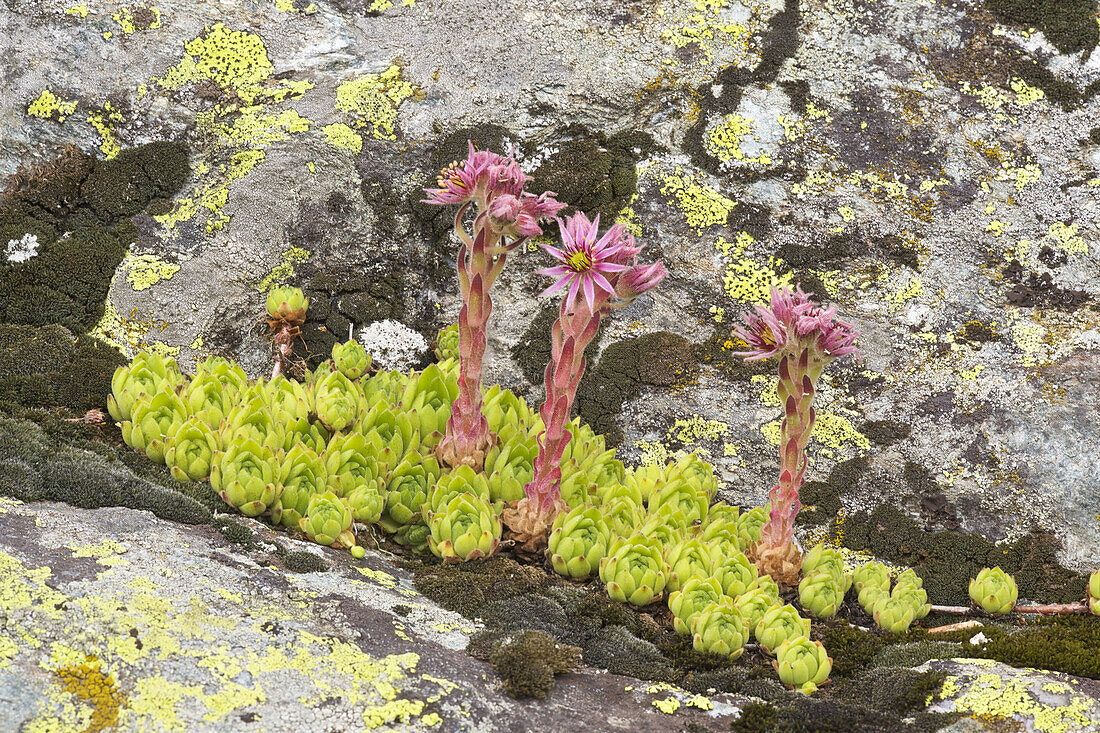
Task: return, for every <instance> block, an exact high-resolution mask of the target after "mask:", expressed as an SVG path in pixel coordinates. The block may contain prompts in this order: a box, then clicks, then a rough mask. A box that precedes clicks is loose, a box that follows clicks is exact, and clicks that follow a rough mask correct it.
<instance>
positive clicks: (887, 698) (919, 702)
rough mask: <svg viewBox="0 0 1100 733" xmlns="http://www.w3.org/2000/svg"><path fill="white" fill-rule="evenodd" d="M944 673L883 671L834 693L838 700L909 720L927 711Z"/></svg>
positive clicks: (863, 676) (845, 684)
mask: <svg viewBox="0 0 1100 733" xmlns="http://www.w3.org/2000/svg"><path fill="white" fill-rule="evenodd" d="M946 676H947V675H946V673H944V672H917V671H915V670H912V669H905V668H901V667H892V668H879V669H874V670H870V671H868V672H865V673H863V674H861V675H859V676H858V677H856V678H854V679H851V680H845V681H844V682H843V683H842V684H840V685H838V686H837V688H836V689H834V690H833V691H832V694H833V695H834V696H836V697H839V698H842V699H846V700H851V701H867V702H869V703H870V705H871V707H873V708H874V709H876V710H881V711H884V712H892V713H895V714H897V715H900V716H901V717H906V716H907V715H909V714H910V713H912V712H916V711H918V710H924V708H925V707H926V704H925V701H926V700H927V699H928V697H929V695H932V694H934V693H936V692H938V691H939V689H940V687H941V686H942V685H943V680H944V678H945V677H946Z"/></svg>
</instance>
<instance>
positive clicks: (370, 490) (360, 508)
mask: <svg viewBox="0 0 1100 733" xmlns="http://www.w3.org/2000/svg"><path fill="white" fill-rule="evenodd" d="M347 505H348V509H351V514H352V516H353V517H355V521H356V522H363V523H364V524H376V523H377V522H378V521H379V520H381V519H382V510H383V509H385V508H386V499H385V497H384V496H383V495H382V492H381V491H379V490H378V487H377V486H376V485H374V484H364V485H362V486H358V487H356V488H355V489H353V490H352V492H351V493H350V494H348V497H347Z"/></svg>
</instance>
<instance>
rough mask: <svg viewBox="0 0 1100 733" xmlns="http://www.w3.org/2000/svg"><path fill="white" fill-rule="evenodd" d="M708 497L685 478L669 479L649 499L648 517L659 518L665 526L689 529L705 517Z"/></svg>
mask: <svg viewBox="0 0 1100 733" xmlns="http://www.w3.org/2000/svg"><path fill="white" fill-rule="evenodd" d="M709 505H710V496H709V495H708V494H707V493H706V491H704V490H703V489H701V488H699V487H697V486H696V485H694V484H692V483H690V482H689V481H688V480H687V479H685V478H676V479H673V478H669V480H668V481H667V482H666V483H665V485H664V486H663V487H662V488H661V489H660V490H659V491H657V492H656V493H655V494H653V495H652V496H650V497H649V514H650V516H656V517H661V518H662V519H663V520H664V521H665V522H666V523H667V524H677V525H679V526H682V527H689V526H691V525H693V524H695V523H701V522H702V521H703V518H704V517H706V516H707V507H708V506H709Z"/></svg>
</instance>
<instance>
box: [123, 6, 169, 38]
mask: <svg viewBox="0 0 1100 733" xmlns="http://www.w3.org/2000/svg"><path fill="white" fill-rule="evenodd" d="M111 17H112V18H113V19H114V21H115V22H116V23H118V25H119V27H120V28H121V29H122V32H123V33H125V34H127V35H129V34H131V33H136V32H138V31H145V30H152V29H154V28H160V26H161V20H160V10H159V9H157V8H154V7H152V6H141V7H135V8H122V9H121V10H119V11H118V12H117V13H115V14H114V15H112V16H111Z"/></svg>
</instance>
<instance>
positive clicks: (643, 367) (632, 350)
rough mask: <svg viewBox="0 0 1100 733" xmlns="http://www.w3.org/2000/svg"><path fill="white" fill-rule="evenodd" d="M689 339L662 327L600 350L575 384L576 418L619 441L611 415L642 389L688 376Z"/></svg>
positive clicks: (692, 362)
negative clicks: (593, 364)
mask: <svg viewBox="0 0 1100 733" xmlns="http://www.w3.org/2000/svg"><path fill="white" fill-rule="evenodd" d="M696 366H697V364H696V360H695V354H694V351H693V349H692V345H691V342H690V341H688V340H687V339H686V338H684V337H683V336H678V335H676V334H673V333H669V332H667V331H659V332H657V333H650V334H646V335H645V336H639V337H638V338H636V339H628V340H625V341H618V342H616V343H613V344H611V345H610V346H608V347H607V348H606V349H604V350H603V352H601V353H600V360H599V363H597V364H596V366H595V368H592V369H588V370H586V371H585V375H584V378H583V379H581V383H580V386H579V387H577V399H576V401H575V403H574V404H575V405H576V406H577V408H578V410H577V411H578V414H580V416H581V419H583V420H584V421H585V422H586V423H588V424H589V425H591V426H592V429H593V430H595V431H596V432H597V433H603V434H604V435H605V436H607V442H608V444H609V445H617V444H619V443H621V442H622V438H623V433H622V429H621V428H619V427H618V425H616V419H617V417H618V414H619V410H620V409H621V408H622V406H623V403H624V402H627V401H628V400H631V399H634V398H635V397H637V396H638V395H640V394H641V393H642V389H643V388H644V387H666V388H667V387H671V386H672V385H674V384H676V383H677V382H678V381H680V380H684V379H688V378H690V377H691V375H692V374H693V372H694V371H695V369H696Z"/></svg>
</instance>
